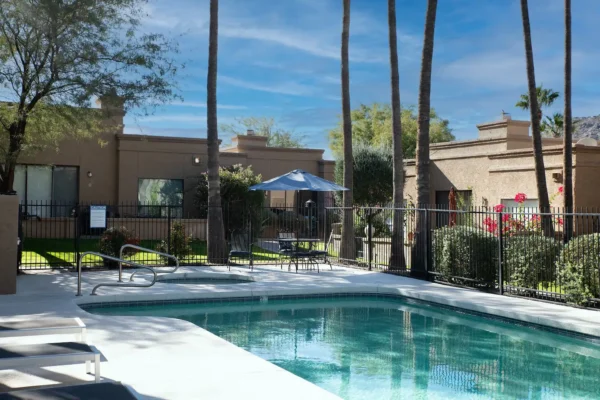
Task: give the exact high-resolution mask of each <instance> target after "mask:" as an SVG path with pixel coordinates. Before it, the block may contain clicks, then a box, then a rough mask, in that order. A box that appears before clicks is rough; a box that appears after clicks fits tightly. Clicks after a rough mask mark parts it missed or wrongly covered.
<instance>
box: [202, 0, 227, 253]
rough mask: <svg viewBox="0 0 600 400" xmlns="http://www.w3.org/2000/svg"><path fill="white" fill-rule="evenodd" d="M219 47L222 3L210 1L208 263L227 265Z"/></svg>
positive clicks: (207, 83)
mask: <svg viewBox="0 0 600 400" xmlns="http://www.w3.org/2000/svg"><path fill="white" fill-rule="evenodd" d="M218 48H219V0H210V31H209V39H208V76H207V80H206V92H207V98H206V121H207V133H206V137H207V142H208V143H207V151H208V243H207V247H208V262H210V263H224V262H225V261H226V254H227V249H226V245H225V232H224V231H225V228H224V226H223V210H222V209H221V182H220V179H219V131H218V123H217V55H218Z"/></svg>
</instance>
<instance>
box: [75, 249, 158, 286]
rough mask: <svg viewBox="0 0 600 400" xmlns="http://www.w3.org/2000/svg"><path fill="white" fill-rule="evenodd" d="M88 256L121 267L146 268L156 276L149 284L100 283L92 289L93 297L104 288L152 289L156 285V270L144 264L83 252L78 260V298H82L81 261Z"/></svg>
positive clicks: (93, 252) (92, 252)
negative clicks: (124, 265) (116, 263)
mask: <svg viewBox="0 0 600 400" xmlns="http://www.w3.org/2000/svg"><path fill="white" fill-rule="evenodd" d="M86 256H96V257H100V258H102V259H103V260H111V261H116V262H118V263H119V266H121V264H122V263H125V264H127V265H131V266H134V267H138V268H144V269H147V270H149V271H150V272H152V274H154V277H153V279H152V282H150V283H149V284H147V285H146V284H140V285H138V284H132V283H125V284H124V283H100V284H98V285H96V286H94V288H93V289H92V293H91V295H92V296H95V295H96V290H97V289H98V288H100V287H102V286H115V287H150V286H153V285H154V284H155V283H156V278H157V276H156V271H154V269H152V268H150V267H148V266H147V265H142V264H138V263H136V262H133V261H127V260H123V259H121V258H117V257H113V256H109V255H106V254H102V253H97V252H95V251H86V252H83V253H81V254H80V255H79V259H78V260H77V294H76V296H81V295H82V294H81V260H83V258H84V257H86Z"/></svg>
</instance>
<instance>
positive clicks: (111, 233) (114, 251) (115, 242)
mask: <svg viewBox="0 0 600 400" xmlns="http://www.w3.org/2000/svg"><path fill="white" fill-rule="evenodd" d="M126 244H134V245H139V244H140V240H139V239H138V238H137V237H135V235H134V234H133V232H131V231H130V230H129V229H127V228H125V227H124V226H122V227H120V228H114V227H113V228H109V229H107V230H105V231H104V233H103V234H102V237H101V238H100V244H99V250H100V253H102V254H106V255H107V256H112V257H117V258H118V257H119V252H120V251H121V247H123V245H126ZM132 253H135V250H125V251H124V255H130V254H132ZM104 265H105V266H107V267H109V268H116V267H117V266H118V263H117V262H115V261H110V260H106V261H105V262H104Z"/></svg>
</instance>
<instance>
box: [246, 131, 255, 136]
mask: <svg viewBox="0 0 600 400" xmlns="http://www.w3.org/2000/svg"><path fill="white" fill-rule="evenodd" d="M246 135H247V136H254V129H248V130H247V131H246Z"/></svg>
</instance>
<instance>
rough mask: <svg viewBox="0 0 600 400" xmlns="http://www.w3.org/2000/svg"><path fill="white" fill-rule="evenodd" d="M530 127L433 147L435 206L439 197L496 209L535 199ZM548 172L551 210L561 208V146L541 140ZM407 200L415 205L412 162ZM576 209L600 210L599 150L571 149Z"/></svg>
mask: <svg viewBox="0 0 600 400" xmlns="http://www.w3.org/2000/svg"><path fill="white" fill-rule="evenodd" d="M528 127H529V122H527V121H513V120H510V119H507V120H502V121H495V122H492V123H488V124H481V125H478V128H479V131H480V139H478V140H469V141H462V142H451V143H440V144H432V145H431V164H430V174H431V175H430V183H431V186H430V188H431V193H430V199H431V205H434V203H435V201H436V192H437V191H449V190H450V189H451V188H452V187H454V188H455V189H457V190H471V191H472V198H471V202H472V205H475V206H482V205H483V206H494V205H496V204H499V203H501V202H502V200H503V199H513V198H514V196H515V194H517V193H525V194H526V195H527V197H528V198H530V199H537V198H538V195H537V185H536V179H535V164H534V158H533V150H532V147H533V145H532V138H531V137H530V136H528ZM543 154H544V166H545V170H546V183H547V186H548V193H549V195H550V197H551V198H553V202H552V206H555V207H561V206H562V197H561V196H558V195H555V194H556V193H557V192H558V189H559V187H560V186H562V168H563V164H562V157H563V151H562V140H561V139H551V138H544V139H543ZM405 168H406V176H407V180H406V185H405V195H406V197H407V198H408V199H409V200H412V201H416V176H415V173H416V172H415V162H414V160H407V161H406V167H405ZM573 169H574V193H575V195H574V198H575V200H574V203H575V204H574V205H575V207H576V208H581V207H599V206H600V147H591V146H582V145H574V146H573Z"/></svg>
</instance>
